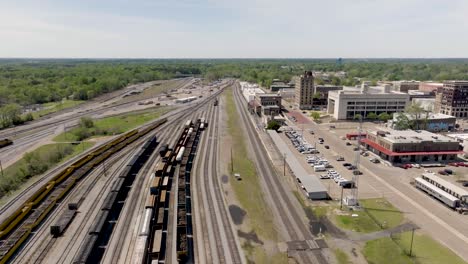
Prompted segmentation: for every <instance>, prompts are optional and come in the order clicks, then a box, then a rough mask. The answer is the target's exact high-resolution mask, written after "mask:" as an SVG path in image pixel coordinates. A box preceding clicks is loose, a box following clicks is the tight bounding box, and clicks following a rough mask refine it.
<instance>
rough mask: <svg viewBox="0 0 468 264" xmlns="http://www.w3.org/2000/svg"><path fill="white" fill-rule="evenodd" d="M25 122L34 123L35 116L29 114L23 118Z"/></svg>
mask: <svg viewBox="0 0 468 264" xmlns="http://www.w3.org/2000/svg"><path fill="white" fill-rule="evenodd" d="M23 120H24V121H25V122H28V121H33V120H34V116H33V115H32V113H31V112H29V113H27V114H26V115H25V116H24V117H23Z"/></svg>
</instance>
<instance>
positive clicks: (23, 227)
mask: <svg viewBox="0 0 468 264" xmlns="http://www.w3.org/2000/svg"><path fill="white" fill-rule="evenodd" d="M166 121H167V119H165V118H164V119H161V120H158V121H156V122H154V123H153V124H152V125H149V126H148V127H146V128H144V129H141V130H136V129H135V130H132V131H130V132H127V133H125V134H123V135H121V136H119V137H117V138H116V139H114V140H112V141H111V142H109V143H107V144H104V145H102V146H100V147H99V148H97V149H95V150H94V151H92V152H90V153H89V154H88V155H86V156H84V157H82V158H81V159H79V160H78V161H76V162H74V163H73V164H72V165H70V166H69V167H67V168H66V169H64V170H63V171H61V172H60V173H58V174H57V175H56V176H54V177H53V178H52V179H51V180H49V181H48V182H47V183H45V184H44V185H43V186H42V187H40V188H39V189H38V190H37V191H36V192H35V193H34V194H33V195H31V196H30V197H29V198H28V199H27V200H26V201H25V202H24V203H23V204H22V206H20V207H19V209H18V210H16V211H15V212H13V213H12V214H11V215H10V216H9V217H8V218H6V220H4V221H3V222H2V223H1V224H0V240H3V243H2V244H1V245H0V264H2V263H6V262H7V261H8V259H9V258H10V257H11V256H12V255H13V254H14V252H15V251H16V250H17V249H18V248H20V247H21V245H22V243H23V242H24V241H25V240H26V239H27V238H28V237H29V235H30V234H31V232H32V231H33V230H34V229H35V228H36V227H37V226H38V225H39V224H40V223H41V222H42V221H43V219H44V218H45V217H46V216H47V215H48V214H49V212H50V211H51V210H52V209H53V208H54V207H55V205H56V204H57V202H58V201H60V200H61V199H62V198H63V197H64V196H65V195H66V194H67V193H68V191H69V190H70V189H71V188H72V187H73V186H74V185H75V183H76V182H77V181H79V180H81V178H82V177H84V176H85V175H86V174H87V173H88V172H89V171H91V170H92V169H93V168H94V167H96V166H98V165H99V164H100V163H101V162H102V161H103V160H105V159H107V158H108V157H109V156H111V155H112V154H114V153H116V152H118V151H119V150H121V149H122V148H124V147H125V146H127V145H128V144H131V143H132V142H133V141H135V140H137V139H138V138H140V137H142V136H144V135H145V134H147V133H148V132H149V131H151V130H153V129H155V128H156V127H158V126H160V125H162V124H163V123H165V122H166ZM70 214H72V213H70ZM60 228H61V227H59V229H60ZM59 231H60V230H59ZM56 232H57V231H53V233H54V234H56ZM59 233H60V232H59Z"/></svg>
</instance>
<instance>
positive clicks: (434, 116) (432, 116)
mask: <svg viewBox="0 0 468 264" xmlns="http://www.w3.org/2000/svg"><path fill="white" fill-rule="evenodd" d="M405 115H406V116H407V117H408V119H410V120H411V119H413V116H412V115H410V114H405ZM397 116H398V115H394V116H393V119H394V120H395V119H396V118H397ZM448 118H454V119H456V117H454V116H451V115H446V114H436V113H429V115H428V116H427V119H428V120H436V119H448ZM420 119H426V114H425V113H423V114H421V116H420Z"/></svg>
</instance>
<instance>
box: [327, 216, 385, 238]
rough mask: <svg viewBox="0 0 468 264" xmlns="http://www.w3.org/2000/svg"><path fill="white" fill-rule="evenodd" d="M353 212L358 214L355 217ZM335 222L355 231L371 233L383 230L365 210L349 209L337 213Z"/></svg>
mask: <svg viewBox="0 0 468 264" xmlns="http://www.w3.org/2000/svg"><path fill="white" fill-rule="evenodd" d="M353 214H356V215H358V216H357V217H353V216H352V215H353ZM335 223H336V225H337V226H338V227H340V228H342V229H347V230H351V231H354V232H362V233H371V232H375V231H379V230H381V229H380V226H379V225H377V224H376V223H375V222H374V220H373V219H372V218H371V217H370V216H369V215H368V214H367V213H366V212H364V211H349V212H347V213H344V214H342V215H335Z"/></svg>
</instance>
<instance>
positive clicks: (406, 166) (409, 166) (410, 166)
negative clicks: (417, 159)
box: [400, 164, 413, 170]
mask: <svg viewBox="0 0 468 264" xmlns="http://www.w3.org/2000/svg"><path fill="white" fill-rule="evenodd" d="M400 168H402V169H405V170H406V169H409V168H413V165H411V164H403V165H401V166H400Z"/></svg>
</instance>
